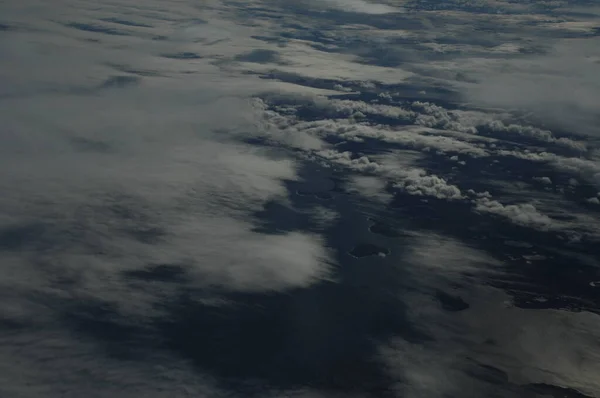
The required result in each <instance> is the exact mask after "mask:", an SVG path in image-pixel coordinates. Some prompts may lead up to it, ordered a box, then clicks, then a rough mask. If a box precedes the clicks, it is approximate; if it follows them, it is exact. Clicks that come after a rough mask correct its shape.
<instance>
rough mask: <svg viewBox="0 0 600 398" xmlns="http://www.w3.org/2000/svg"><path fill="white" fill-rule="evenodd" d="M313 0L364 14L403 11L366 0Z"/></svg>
mask: <svg viewBox="0 0 600 398" xmlns="http://www.w3.org/2000/svg"><path fill="white" fill-rule="evenodd" d="M313 2H314V3H315V4H319V5H323V6H325V7H331V8H335V9H338V10H342V11H347V12H348V11H349V12H357V13H362V14H372V15H380V14H391V13H397V12H402V9H401V8H397V7H392V6H389V5H387V4H381V3H376V2H372V1H365V0H313Z"/></svg>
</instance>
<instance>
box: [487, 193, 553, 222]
mask: <svg viewBox="0 0 600 398" xmlns="http://www.w3.org/2000/svg"><path fill="white" fill-rule="evenodd" d="M475 203H476V205H475V211H477V212H480V213H489V214H496V215H499V216H502V217H504V218H507V219H509V220H510V221H511V222H513V223H515V224H517V225H521V226H524V227H532V228H535V229H541V230H548V229H551V228H552V227H553V221H552V219H551V218H550V217H548V216H546V215H544V214H542V213H540V212H539V211H538V210H537V209H536V208H535V206H534V205H532V204H529V203H520V204H515V205H503V204H502V203H500V202H498V201H497V200H491V199H488V198H480V199H477V200H476V201H475Z"/></svg>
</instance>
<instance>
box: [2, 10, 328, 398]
mask: <svg viewBox="0 0 600 398" xmlns="http://www.w3.org/2000/svg"><path fill="white" fill-rule="evenodd" d="M150 3H152V2H150ZM150 3H148V4H145V5H147V6H148V7H150V8H152V6H154V7H157V8H156V9H155V10H154V11H153V12H149V13H150V14H152V16H149V17H148V18H147V19H146V22H147V23H148V25H149V26H150V25H151V26H153V27H152V28H150V27H135V26H133V25H132V24H133V22H131V24H130V25H132V26H127V27H124V28H123V29H124V30H125V29H126V30H127V31H128V34H127V35H114V34H106V33H105V32H102V31H99V30H98V29H79V28H81V27H84V24H85V26H87V25H88V24H92V23H96V22H94V21H95V20H96V19H98V18H99V17H101V16H105V15H107V9H108V8H110V7H108V6H107V7H106V8H103V6H102V7H100V9H93V10H82V9H81V7H82V5H81V4H74V3H72V2H67V1H65V2H62V3H61V4H60V5H54V6H53V7H50V8H48V7H43V11H45V12H46V11H47V13H46V14H36V9H35V7H33V8H31V9H29V10H28V11H27V13H28V17H27V18H26V20H27V21H26V22H27V25H28V26H30V27H32V29H17V30H14V31H10V32H2V38H1V39H0V51H2V53H3V54H4V56H3V58H2V60H1V61H0V64H1V65H2V67H0V70H1V71H2V72H0V87H1V89H0V95H1V98H0V102H1V105H2V106H0V118H2V120H3V128H2V129H1V130H0V140H1V141H2V142H3V144H2V146H1V148H0V157H1V159H2V160H1V161H2V167H1V168H0V189H1V190H2V192H3V195H2V196H1V198H0V206H1V207H2V208H3V213H2V216H0V261H1V262H2V263H3V264H4V266H3V267H2V270H0V280H1V281H0V287H1V290H2V292H3V293H2V294H3V297H5V298H8V299H9V300H2V304H0V313H1V314H2V316H1V317H0V323H1V325H2V328H3V330H5V329H4V327H5V326H6V327H7V328H9V329H10V328H13V329H12V330H14V331H18V333H16V332H15V333H13V332H10V333H6V334H5V333H3V335H2V338H1V339H0V353H1V355H2V358H4V360H3V361H2V362H1V363H0V366H1V367H2V374H3V376H2V382H1V384H2V387H0V390H1V391H2V393H0V395H3V396H15V397H16V396H23V397H36V396H55V395H61V396H65V397H67V396H69V397H75V396H81V395H88V396H91V397H106V396H116V397H120V396H122V397H125V396H131V395H135V394H142V395H144V396H149V397H163V396H167V395H172V394H175V395H181V396H183V395H187V394H193V395H196V396H210V395H214V394H215V391H216V390H217V389H216V388H213V386H212V383H211V382H210V381H208V380H205V377H204V376H203V375H202V374H201V373H202V372H198V370H197V369H194V368H193V367H192V366H191V365H190V364H189V363H184V362H185V361H182V360H181V358H176V355H175V354H173V353H169V351H168V350H167V349H163V348H164V347H163V348H161V349H157V350H156V352H155V353H154V354H152V355H151V356H152V358H150V357H147V358H145V359H144V360H143V361H138V360H135V359H130V360H123V359H119V358H115V357H113V356H112V355H113V354H112V353H111V352H114V351H118V350H114V351H111V350H110V349H108V348H106V347H105V346H104V344H107V345H108V346H111V344H112V342H111V333H112V332H111V331H115V332H114V333H115V334H116V335H118V336H120V337H119V338H121V337H122V338H123V340H122V342H121V343H115V344H117V345H119V344H123V345H128V346H130V347H124V346H121V350H122V352H125V351H127V349H128V348H131V350H134V351H135V350H136V349H138V348H139V349H140V351H142V352H145V353H146V354H148V352H147V350H145V349H144V348H142V347H141V346H143V345H144V344H143V342H144V339H146V338H148V339H153V338H155V337H156V336H155V334H156V333H159V331H158V330H157V326H156V325H154V326H152V327H150V326H149V323H152V322H155V323H160V322H161V319H163V318H162V317H166V318H164V319H167V318H168V317H169V316H170V315H171V316H172V315H173V314H170V315H169V314H167V312H168V310H167V309H166V308H165V307H166V306H167V305H169V304H170V303H171V302H172V301H176V300H178V299H179V297H181V296H182V295H183V294H184V293H185V291H189V290H194V291H195V292H196V293H195V294H194V299H193V300H194V301H195V302H196V300H197V301H198V303H202V302H203V301H202V300H203V299H205V300H206V301H207V302H209V301H211V300H212V301H218V300H219V299H220V298H221V297H222V296H224V295H227V294H233V293H237V294H241V293H244V294H257V293H265V292H268V293H273V292H283V291H288V290H293V289H301V288H307V287H310V286H311V285H313V284H315V283H319V282H320V281H321V280H322V279H324V278H327V277H328V275H329V272H330V265H331V263H332V261H333V260H332V259H331V257H330V253H329V250H328V249H327V248H326V247H325V243H324V240H323V238H322V237H321V236H319V235H317V234H315V233H310V232H304V231H296V230H293V229H292V228H290V229H288V230H285V231H281V230H278V231H268V232H266V231H264V228H263V229H261V227H263V225H264V224H265V223H266V222H267V221H268V220H265V217H266V216H263V215H262V213H261V212H263V211H264V209H265V207H266V206H267V205H268V204H270V203H278V204H280V205H281V206H283V207H288V208H289V203H288V202H289V201H288V189H287V187H286V183H287V182H289V181H290V180H294V179H297V176H298V169H299V168H300V167H301V166H300V164H299V163H298V162H297V161H296V160H294V159H293V158H291V157H289V156H287V154H286V153H284V152H283V151H280V152H277V151H275V150H274V149H271V150H267V149H260V148H258V147H255V146H252V145H250V144H248V143H247V141H249V140H250V139H251V138H256V137H257V136H260V134H261V132H260V130H259V128H260V126H261V123H262V121H263V120H264V119H265V117H268V115H265V109H264V108H261V107H260V106H257V103H256V101H255V100H254V99H253V96H255V95H257V94H259V93H262V92H264V91H265V90H267V91H268V90H269V87H272V86H270V85H269V84H266V85H265V84H264V82H263V81H261V80H260V79H258V78H256V77H252V76H243V75H235V74H227V73H226V72H224V71H223V70H222V69H221V68H220V66H219V65H215V64H214V62H213V60H211V59H204V58H203V57H202V54H198V57H195V56H194V57H172V56H165V54H175V53H177V54H179V53H185V52H187V51H190V49H191V48H193V47H195V45H194V43H193V40H199V39H203V37H202V36H207V35H208V33H210V32H212V33H213V36H216V38H217V39H219V38H222V36H223V35H222V33H223V32H224V33H225V34H224V36H225V38H227V37H228V36H232V37H236V36H237V35H239V32H237V31H236V32H234V33H233V34H230V35H227V34H226V33H227V30H228V29H229V28H230V25H228V24H227V23H223V24H220V22H219V21H220V20H218V19H213V20H212V21H211V22H210V23H209V25H210V26H212V27H213V28H214V29H213V30H212V31H211V30H210V29H208V28H204V29H197V30H194V29H187V28H186V27H185V26H186V25H187V26H188V27H189V26H190V21H189V18H188V16H189V15H193V14H190V13H189V12H188V11H189V9H188V8H187V7H186V6H183V5H182V6H181V7H180V8H178V7H173V8H172V9H169V10H167V9H164V8H163V7H162V6H161V5H160V4H158V2H156V3H153V4H150ZM40 4H41V3H40ZM19 8H21V7H20V6H18V5H9V6H8V9H9V10H8V11H7V14H6V15H12V14H14V15H19V14H20V12H21V11H19ZM192 8H193V7H192ZM65 10H67V11H65ZM158 10H161V11H158ZM121 11H124V9H121ZM121 11H119V13H120V12H121ZM146 11H148V10H146ZM180 12H181V13H183V14H179V13H180ZM126 14H127V12H123V15H122V17H123V18H126ZM3 16H4V14H3ZM50 19H51V20H53V22H52V23H51V24H48V23H46V22H44V21H46V20H50ZM73 21H75V23H77V24H78V25H76V27H77V29H74V28H73V27H70V26H67V25H68V23H69V22H73ZM167 21H168V22H167ZM62 22H64V23H65V24H67V25H65V24H61V23H62ZM106 23H107V24H109V23H114V22H106ZM201 24H203V23H201ZM120 25H123V24H122V23H121V24H120ZM191 25H193V24H191ZM90 26H91V25H90ZM94 26H96V25H94ZM33 28H35V29H37V30H35V29H33ZM115 29H116V28H115ZM119 29H121V28H119ZM130 29H131V31H129V30H130ZM42 31H43V33H40V32H42ZM219 32H221V33H219ZM5 33H6V34H5ZM240 37H245V36H243V35H242V36H240ZM204 38H205V37H204ZM212 38H214V37H212ZM230 45H231V46H234V45H233V44H230ZM194 54H196V53H195V52H194ZM258 105H260V104H258ZM289 211H293V209H291V208H289ZM329 217H330V218H332V217H333V215H331V214H329ZM161 272H162V273H163V274H164V277H163V278H157V277H152V275H153V273H159V274H160V273H161ZM199 305H203V304H199ZM90 324H91V325H92V326H90ZM131 331H133V332H131ZM103 333H107V334H103ZM130 334H132V335H134V336H136V338H135V339H134V340H135V341H131V342H129V343H130V344H127V343H123V342H124V341H127V339H128V338H129V337H127V336H129V335H130ZM138 339H139V341H138ZM115 340H118V338H115ZM138 343H139V345H138ZM152 344H153V346H154V347H157V346H159V345H161V344H162V343H158V342H156V341H154V342H153V343H152ZM134 347H135V348H134ZM127 352H129V351H127ZM124 355H126V354H124ZM17 362H18V364H17ZM161 363H168V364H169V365H168V366H167V367H164V366H163V367H161V365H160V364H161ZM11 364H12V365H11ZM73 369H79V370H81V372H73V371H72V370H73ZM144 380H146V381H144ZM172 384H178V386H176V387H173V388H170V387H168V386H169V385H172ZM165 391H169V392H168V393H166V392H165Z"/></svg>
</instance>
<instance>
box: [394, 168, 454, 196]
mask: <svg viewBox="0 0 600 398" xmlns="http://www.w3.org/2000/svg"><path fill="white" fill-rule="evenodd" d="M400 174H403V176H402V180H401V181H399V182H397V183H396V184H394V187H395V188H399V189H401V190H403V191H405V192H406V193H408V194H409V195H416V196H431V197H434V198H437V199H447V200H457V199H463V198H464V196H463V194H462V193H461V191H460V189H459V188H458V187H457V186H456V185H452V184H449V183H448V182H447V181H446V180H445V179H443V178H441V177H438V176H436V175H428V174H427V172H426V171H425V170H420V169H414V170H410V171H406V172H401V173H400Z"/></svg>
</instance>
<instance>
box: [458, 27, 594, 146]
mask: <svg viewBox="0 0 600 398" xmlns="http://www.w3.org/2000/svg"><path fill="white" fill-rule="evenodd" d="M599 48H600V40H599V39H598V38H589V39H574V40H564V41H562V42H559V43H558V44H556V45H555V47H554V48H553V49H552V51H550V52H549V53H547V54H544V55H537V56H531V57H527V58H519V59H515V60H507V61H503V62H498V63H497V65H496V66H494V67H491V68H487V69H486V70H480V71H478V72H476V74H475V76H477V78H478V80H479V83H477V84H472V85H468V86H466V90H467V91H466V94H467V98H468V99H469V100H471V101H476V102H478V103H485V104H489V105H491V106H496V107H503V108H507V109H517V108H518V109H526V110H529V111H531V112H534V113H535V114H536V115H538V116H539V117H540V118H543V119H544V120H546V121H547V122H548V123H549V124H551V125H554V126H557V127H560V128H563V129H569V130H570V131H572V132H574V133H576V134H586V135H592V136H598V134H599V133H598V129H597V124H598V107H597V104H598V103H599V102H600V84H599V83H598V79H597V77H596V76H597V73H596V71H597V69H598V64H597V59H598V57H599V56H600V52H599V50H598V49H599Z"/></svg>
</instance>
